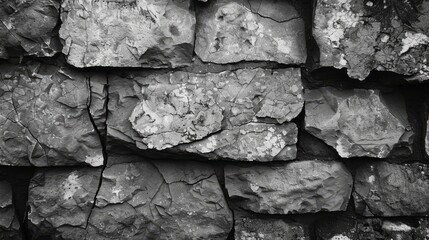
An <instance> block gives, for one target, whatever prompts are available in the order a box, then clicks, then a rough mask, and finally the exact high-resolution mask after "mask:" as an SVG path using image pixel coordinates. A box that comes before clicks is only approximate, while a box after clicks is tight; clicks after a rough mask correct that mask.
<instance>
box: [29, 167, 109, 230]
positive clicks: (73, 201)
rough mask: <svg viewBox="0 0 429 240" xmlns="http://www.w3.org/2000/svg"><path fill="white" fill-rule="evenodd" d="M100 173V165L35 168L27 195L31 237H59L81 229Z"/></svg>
mask: <svg viewBox="0 0 429 240" xmlns="http://www.w3.org/2000/svg"><path fill="white" fill-rule="evenodd" d="M100 177H101V169H100V168H76V169H53V168H51V169H40V170H36V173H35V175H34V177H33V178H32V179H31V182H30V187H29V188H30V189H29V195H28V206H29V214H28V221H29V229H30V232H31V234H33V237H35V239H36V238H37V236H45V237H46V236H51V237H54V236H55V237H57V238H59V236H60V235H62V234H65V235H67V234H74V232H79V231H82V230H83V229H85V227H86V224H87V219H88V217H89V216H90V212H91V208H92V206H93V203H94V198H95V193H96V191H97V189H98V184H99V180H100ZM60 239H83V238H67V237H64V236H63V238H60Z"/></svg>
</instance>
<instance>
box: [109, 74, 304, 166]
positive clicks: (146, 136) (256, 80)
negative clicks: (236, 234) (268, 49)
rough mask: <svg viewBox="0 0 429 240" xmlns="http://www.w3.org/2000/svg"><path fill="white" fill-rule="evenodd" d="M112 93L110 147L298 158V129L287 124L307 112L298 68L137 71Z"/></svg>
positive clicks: (113, 85) (115, 83)
mask: <svg viewBox="0 0 429 240" xmlns="http://www.w3.org/2000/svg"><path fill="white" fill-rule="evenodd" d="M126 78H131V79H126ZM109 86H110V87H109V96H110V97H109V109H110V110H111V114H109V117H108V120H107V125H108V137H109V138H110V139H111V140H120V141H125V142H129V143H131V144H133V143H134V144H135V145H136V146H137V147H138V148H140V149H157V150H163V149H171V148H174V147H176V149H177V150H180V151H185V152H193V153H198V154H201V155H204V156H208V157H210V158H218V157H226V158H231V159H235V160H246V159H247V158H248V159H250V160H255V161H270V160H273V159H274V158H276V157H277V158H279V159H284V160H287V159H293V158H295V155H296V147H295V143H296V139H297V128H296V125H295V124H293V123H287V122H288V121H290V120H291V119H293V118H295V117H296V116H297V115H298V114H299V113H300V112H301V109H302V106H303V96H302V85H301V79H300V72H299V69H277V70H263V69H259V68H258V69H246V70H244V69H243V70H237V71H226V72H221V73H207V74H194V73H186V72H174V73H170V74H147V73H144V72H133V73H131V74H130V75H129V76H128V77H126V76H118V75H113V76H109ZM128 120H129V121H128ZM228 144H232V145H231V146H227V145H228ZM256 147H260V149H256ZM229 151H234V152H235V154H230V153H229ZM249 151H250V152H251V153H250V152H249ZM248 152H249V153H248Z"/></svg>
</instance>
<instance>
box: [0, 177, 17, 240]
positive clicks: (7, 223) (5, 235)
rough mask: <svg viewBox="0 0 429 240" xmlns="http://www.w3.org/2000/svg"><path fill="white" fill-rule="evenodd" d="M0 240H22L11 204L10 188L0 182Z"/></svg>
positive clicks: (3, 182)
mask: <svg viewBox="0 0 429 240" xmlns="http://www.w3.org/2000/svg"><path fill="white" fill-rule="evenodd" d="M0 239H11V240H18V239H22V234H21V232H20V225H19V221H18V218H17V216H16V215H15V208H14V206H13V203H12V188H11V186H10V184H9V183H8V182H6V181H0Z"/></svg>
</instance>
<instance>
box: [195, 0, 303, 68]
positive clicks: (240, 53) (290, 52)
mask: <svg viewBox="0 0 429 240" xmlns="http://www.w3.org/2000/svg"><path fill="white" fill-rule="evenodd" d="M296 3H297V2H294V1H276V0H264V1H262V0H248V1H239V0H213V1H210V2H209V3H207V4H206V5H201V7H200V8H198V9H197V12H198V13H199V14H198V16H197V30H196V40H195V53H196V54H197V55H198V56H199V57H200V58H201V60H203V61H204V62H213V63H221V64H224V63H233V62H240V61H274V62H278V63H284V64H302V63H305V60H306V46H305V31H304V28H305V27H304V21H303V19H302V18H301V15H300V13H299V12H298V10H297V6H295V5H297V4H296Z"/></svg>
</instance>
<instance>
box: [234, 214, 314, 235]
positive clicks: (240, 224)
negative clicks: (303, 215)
mask: <svg viewBox="0 0 429 240" xmlns="http://www.w3.org/2000/svg"><path fill="white" fill-rule="evenodd" d="M235 239H238V240H241V239H243V240H252V239H258V240H284V239H290V240H308V239H310V237H309V235H308V233H307V232H306V229H305V227H304V226H303V225H301V224H297V223H290V222H286V221H283V220H278V219H252V218H241V219H236V221H235Z"/></svg>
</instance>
